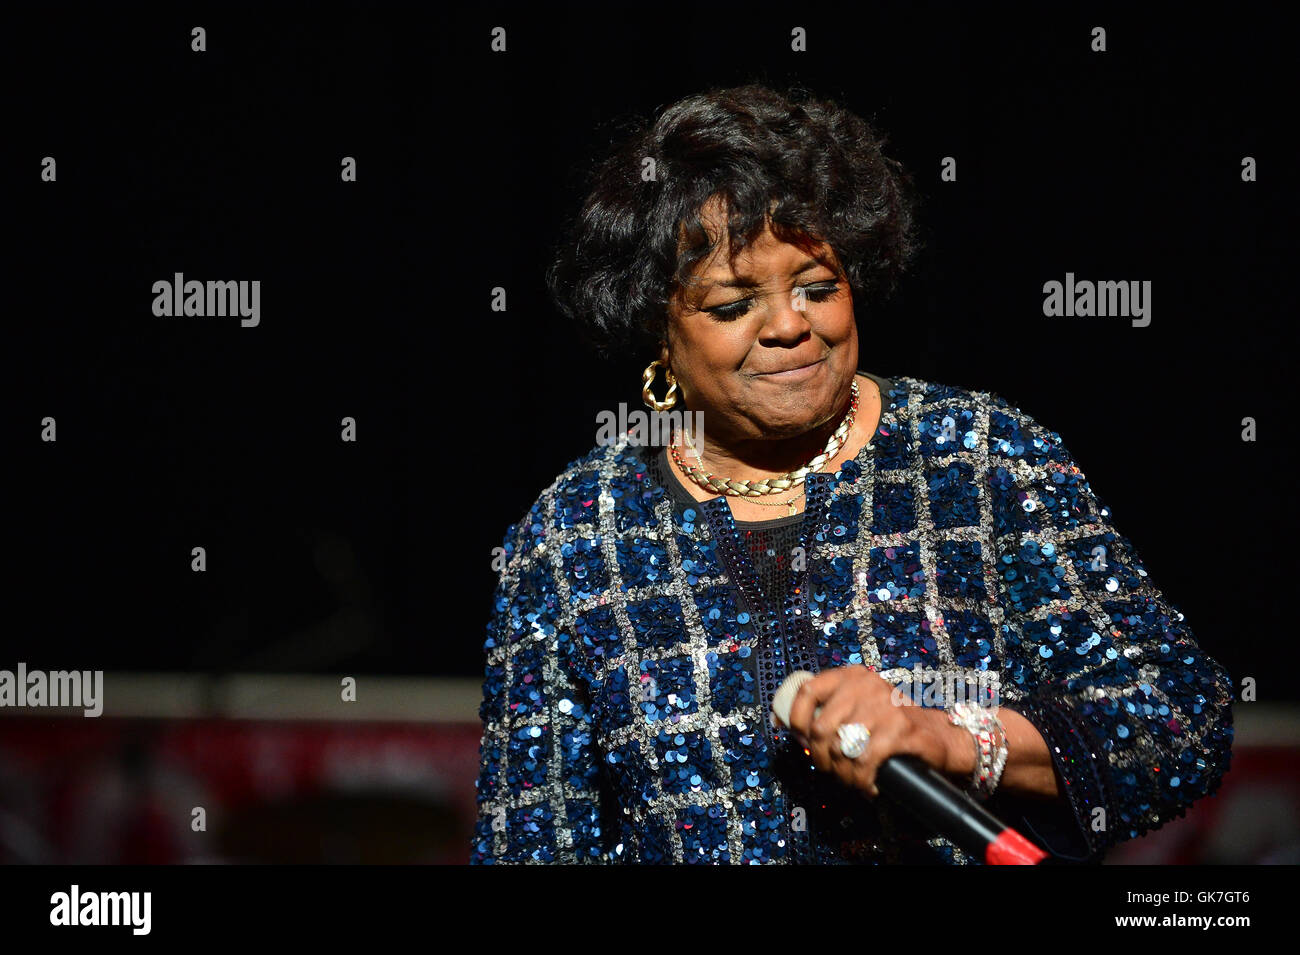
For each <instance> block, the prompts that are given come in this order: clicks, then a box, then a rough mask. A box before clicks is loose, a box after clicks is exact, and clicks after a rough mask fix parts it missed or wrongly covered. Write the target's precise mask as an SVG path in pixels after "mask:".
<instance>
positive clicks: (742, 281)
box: [704, 259, 834, 289]
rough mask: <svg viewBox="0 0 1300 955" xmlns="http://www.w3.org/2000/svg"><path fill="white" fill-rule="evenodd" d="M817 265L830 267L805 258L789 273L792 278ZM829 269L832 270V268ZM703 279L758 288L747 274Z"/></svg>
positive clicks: (723, 286)
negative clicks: (732, 277) (713, 279)
mask: <svg viewBox="0 0 1300 955" xmlns="http://www.w3.org/2000/svg"><path fill="white" fill-rule="evenodd" d="M819 267H821V268H826V269H830V266H829V265H826V264H825V263H824V262H818V261H817V260H816V259H807V260H806V261H804V262H801V263H800V264H799V265H796V266H795V267H794V270H793V271H792V272H791V273H790V277H791V278H794V277H795V276H796V275H802V274H803V273H804V272H811V271H812V270H813V269H815V268H819ZM831 271H834V270H833V269H832V270H831ZM704 280H705V281H706V282H708V284H709V285H715V286H717V287H718V288H739V289H751V288H758V283H757V282H755V281H754V280H753V279H752V278H749V277H748V276H737V277H736V278H734V279H718V280H717V281H711V280H709V279H708V278H705V279H704Z"/></svg>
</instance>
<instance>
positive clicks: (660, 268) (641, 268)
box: [546, 83, 920, 355]
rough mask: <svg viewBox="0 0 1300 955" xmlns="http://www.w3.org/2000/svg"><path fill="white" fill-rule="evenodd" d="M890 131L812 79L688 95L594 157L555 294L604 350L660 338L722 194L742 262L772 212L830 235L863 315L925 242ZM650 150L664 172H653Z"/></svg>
mask: <svg viewBox="0 0 1300 955" xmlns="http://www.w3.org/2000/svg"><path fill="white" fill-rule="evenodd" d="M885 142H886V138H885V137H884V136H883V135H881V134H879V133H877V132H876V130H875V129H873V128H872V127H871V125H869V124H868V123H867V122H866V121H865V120H863V119H861V118H860V117H858V116H856V115H854V114H853V113H851V112H849V111H848V110H846V109H844V108H843V107H841V106H839V105H837V104H835V103H833V102H830V101H825V100H819V99H815V98H813V97H812V95H811V94H810V93H808V92H807V91H805V90H802V89H794V90H790V91H788V92H777V91H775V90H773V89H771V88H769V87H767V86H763V85H759V84H752V83H751V84H748V85H745V86H738V87H732V88H729V89H713V90H710V91H708V92H705V93H700V94H696V95H693V96H688V97H686V98H684V99H681V100H678V101H677V102H676V103H673V104H672V105H671V106H669V107H667V108H666V109H665V110H663V112H662V113H660V115H659V116H658V118H657V119H655V120H654V121H653V123H646V122H643V123H641V124H640V125H639V126H638V127H636V128H634V130H633V131H632V133H631V134H630V135H628V136H627V137H626V138H625V139H624V141H623V142H622V143H621V145H619V146H618V147H617V148H616V149H615V150H614V152H613V153H612V154H611V155H610V156H609V157H608V158H606V159H605V160H604V161H603V162H601V163H599V164H598V165H597V166H596V169H595V172H594V174H593V176H592V183H591V188H590V191H589V193H588V195H587V198H586V200H585V201H584V202H583V204H582V207H581V210H580V211H579V212H578V214H577V216H576V218H575V219H573V220H572V221H571V222H570V223H569V224H568V226H567V227H566V230H565V233H566V234H565V236H564V238H563V240H562V241H561V243H560V245H559V251H558V252H557V254H556V256H555V259H554V261H553V262H552V263H551V265H550V267H549V268H548V269H547V272H546V281H547V285H548V287H549V289H550V292H551V295H552V297H553V298H554V300H555V303H556V305H557V307H558V308H559V309H560V311H561V312H562V313H563V314H564V315H565V316H566V317H568V318H569V319H571V320H573V321H575V322H577V323H578V325H579V327H580V328H581V329H582V330H583V332H584V337H586V338H587V340H588V341H589V342H591V343H592V344H593V345H594V346H595V347H596V349H597V350H598V351H600V352H602V353H604V354H606V355H612V354H614V353H616V352H620V351H623V350H624V349H627V348H633V349H636V350H637V351H647V352H648V351H650V350H651V349H657V346H658V343H659V342H662V341H665V340H666V339H667V325H668V302H669V301H670V299H671V298H672V296H673V294H674V293H675V291H676V290H677V289H678V288H680V287H681V286H682V285H683V284H684V283H685V281H686V280H687V278H688V277H689V276H690V275H691V273H692V271H693V269H694V268H695V266H696V265H697V264H698V263H699V262H700V261H701V260H702V259H704V258H706V257H707V256H708V255H709V254H711V253H712V251H713V249H714V247H715V243H713V242H712V241H711V239H710V237H709V235H708V233H707V231H706V229H705V228H704V226H703V224H702V223H701V219H700V212H701V209H702V207H704V205H705V203H706V202H707V201H708V200H709V199H710V198H713V197H715V196H716V197H718V198H720V199H722V200H723V202H724V203H725V209H726V210H727V219H728V222H727V231H728V238H729V243H730V251H731V256H732V261H733V262H734V257H735V256H736V255H737V254H739V252H740V251H741V250H742V249H743V248H744V247H745V246H746V245H748V244H749V243H751V242H753V241H754V240H755V239H756V238H757V237H758V236H759V235H760V234H761V233H762V232H763V228H764V226H765V225H766V224H768V223H769V221H770V226H771V229H772V234H773V235H774V236H775V237H776V238H777V239H779V240H780V241H782V242H788V243H790V244H792V245H795V246H797V247H799V248H800V249H802V250H804V251H808V252H811V251H812V250H813V249H814V248H816V246H818V245H819V244H820V243H821V242H822V241H824V242H826V243H828V244H829V245H830V247H831V248H832V249H834V250H835V253H836V255H837V256H838V257H839V260H840V264H841V265H842V266H843V268H844V272H845V276H846V278H847V279H848V282H849V286H850V288H851V290H852V294H853V302H854V306H855V309H856V310H857V312H858V314H859V315H861V314H862V313H863V311H864V307H865V306H866V305H867V304H869V303H870V302H871V301H873V300H878V299H879V298H880V297H883V296H885V295H888V294H889V293H890V292H891V291H893V289H894V287H895V286H896V284H897V281H898V278H899V276H900V275H901V274H902V272H903V271H904V270H905V269H906V268H907V266H908V264H909V263H910V261H911V260H912V257H913V255H914V254H915V252H916V251H917V249H918V248H919V247H920V242H919V239H918V237H917V235H916V227H915V223H914V205H913V198H912V196H911V185H912V183H911V179H910V177H909V176H908V174H907V173H906V171H905V170H904V169H903V167H902V166H901V165H900V164H899V163H898V162H897V161H896V160H893V159H890V158H888V157H886V156H885V155H884V154H883V153H882V151H881V150H882V147H883V146H884V145H885ZM647 159H653V160H654V163H653V170H654V175H653V177H643V170H644V169H647V168H649V164H648V163H647V162H646V160H647ZM769 214H770V220H769V218H768V216H769ZM719 238H720V237H719Z"/></svg>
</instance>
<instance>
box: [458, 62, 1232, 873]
mask: <svg viewBox="0 0 1300 955" xmlns="http://www.w3.org/2000/svg"><path fill="white" fill-rule="evenodd" d="M882 144H883V142H882V140H881V139H880V138H879V137H878V136H877V135H876V133H875V132H874V131H873V130H872V129H871V128H870V127H869V126H868V125H867V124H866V123H865V122H863V121H862V120H861V119H859V118H858V117H856V116H853V115H852V114H850V113H848V112H845V111H843V110H842V109H840V108H838V107H836V106H835V105H833V104H830V103H825V102H818V101H814V100H808V99H804V100H802V101H795V100H793V99H791V98H788V97H786V96H782V95H779V94H777V93H775V92H773V91H771V90H768V89H765V88H762V87H756V86H748V87H742V88H738V89H732V90H724V91H718V92H713V93H710V94H707V95H701V96H693V97H690V98H687V99H685V100H682V101H680V102H678V103H676V104H674V105H672V106H670V107H669V108H668V109H667V110H665V111H664V112H663V114H662V115H661V116H660V117H659V118H658V119H657V121H656V122H655V123H654V124H653V125H651V126H650V127H649V128H648V129H645V130H644V131H642V132H640V133H638V134H637V135H635V136H633V137H632V138H631V139H629V140H628V141H627V142H625V143H624V145H623V146H622V147H621V148H620V149H619V150H618V151H617V152H616V153H615V154H614V155H613V156H611V157H610V159H609V160H607V161H606V162H605V163H604V164H603V165H602V166H601V167H600V168H599V169H598V170H597V173H596V177H595V182H594V185H593V187H592V190H591V193H590V195H589V197H588V199H587V201H586V202H585V204H584V206H583V208H582V211H581V213H580V215H579V217H578V220H577V222H576V225H575V235H574V236H573V238H572V241H571V242H569V243H567V244H566V246H565V248H564V249H563V251H562V253H561V255H560V257H559V259H558V260H557V262H556V264H555V266H554V267H553V268H552V270H551V272H550V275H549V280H550V284H551V288H552V291H553V292H554V294H555V296H556V298H557V301H558V302H559V304H560V307H561V309H562V310H563V311H565V312H566V313H567V314H568V315H570V316H571V317H572V318H574V319H576V320H578V321H580V322H581V323H583V324H584V325H585V327H586V329H587V331H588V332H589V333H590V335H591V336H592V337H593V338H594V339H595V341H596V342H597V344H599V345H601V346H603V348H604V349H605V351H606V352H613V351H615V350H618V349H624V348H636V349H640V350H641V351H642V352H643V353H644V354H646V356H647V358H648V359H653V361H652V362H651V364H650V367H648V368H647V369H646V377H645V382H646V384H645V389H644V391H643V395H644V397H645V400H646V403H647V404H648V405H649V406H650V407H653V408H656V409H659V410H666V409H668V408H675V409H677V410H681V409H686V410H689V411H690V412H692V415H691V417H692V418H694V417H695V415H697V414H702V420H703V424H704V427H703V428H702V429H694V434H692V433H691V432H692V429H690V428H689V427H684V428H682V429H680V430H678V431H675V432H674V433H673V435H672V437H671V438H670V439H669V440H668V442H667V446H666V447H640V446H638V445H636V444H634V443H633V442H632V441H630V440H628V438H627V437H626V436H624V437H623V438H622V439H621V440H620V441H618V442H616V443H614V444H612V445H602V446H598V447H596V448H594V449H593V450H592V451H590V452H589V453H587V454H586V455H585V456H584V457H582V458H580V459H579V460H577V461H575V462H574V463H573V464H572V465H570V466H569V467H568V468H567V469H566V470H565V471H564V473H562V474H561V475H559V477H558V478H557V479H556V481H555V483H554V484H552V486H551V487H550V488H548V489H547V490H546V491H545V492H543V494H542V495H541V496H540V497H539V498H538V500H537V502H536V504H534V506H533V507H532V509H531V510H530V511H529V513H528V514H527V516H526V517H525V518H524V519H523V520H522V521H521V522H520V523H519V524H517V525H515V526H513V527H512V528H511V529H510V530H509V531H508V532H507V534H506V538H505V545H504V546H505V550H506V554H507V564H506V566H505V569H504V570H503V572H502V574H501V580H500V585H499V587H498V590H497V594H496V600H495V613H494V616H493V619H492V621H491V624H490V625H489V628H488V629H489V632H488V639H487V642H486V651H487V668H486V678H485V681H484V697H483V705H482V708H481V710H480V716H481V717H482V719H483V722H484V735H483V744H482V748H481V751H480V755H481V771H480V775H479V780H478V784H477V787H478V804H479V809H480V812H479V821H478V825H477V828H476V831H475V834H474V838H473V843H472V849H471V857H472V861H473V862H475V863H490V862H665V863H678V862H689V863H697V862H705V863H722V862H728V863H762V862H780V863H820V862H857V863H893V862H941V863H952V864H965V863H972V862H978V861H979V860H976V859H973V858H971V857H970V856H968V854H966V853H964V852H962V851H961V850H960V849H959V848H957V847H956V846H954V845H953V844H952V843H950V842H949V841H948V840H947V839H945V838H943V837H942V836H940V835H937V834H935V833H933V832H929V831H926V830H925V829H924V828H922V827H921V826H920V825H919V824H918V823H916V822H914V821H913V820H912V819H911V818H910V817H909V816H908V815H907V814H906V813H905V812H902V811H900V810H899V809H898V807H896V806H894V805H891V804H889V803H888V801H887V800H885V799H878V798H877V797H878V796H879V791H878V789H877V788H876V772H877V770H878V768H879V766H880V764H881V763H882V762H883V761H884V760H885V759H886V758H888V757H890V756H893V755H897V754H903V753H909V754H914V755H916V756H918V757H920V758H921V759H923V760H924V761H925V762H927V763H928V764H930V765H931V766H933V767H935V768H937V769H939V770H940V771H942V772H943V773H946V774H947V775H948V776H949V777H950V778H951V779H952V780H953V781H954V782H959V783H960V784H962V785H965V786H967V788H969V789H970V790H971V791H972V792H973V793H975V794H976V795H977V796H978V797H979V798H981V799H984V800H986V804H987V805H988V807H989V808H990V810H991V811H992V812H994V814H995V815H998V816H999V817H1000V818H1002V819H1003V820H1004V821H1006V822H1007V823H1009V824H1011V825H1013V826H1015V827H1016V828H1018V829H1020V830H1021V831H1022V832H1023V833H1024V834H1025V835H1026V836H1028V837H1029V838H1030V839H1032V840H1034V841H1036V842H1038V843H1039V844H1041V845H1042V846H1043V847H1044V848H1045V849H1047V850H1048V851H1049V852H1050V853H1052V854H1053V855H1055V856H1056V857H1057V858H1059V859H1062V860H1070V861H1089V862H1095V861H1098V860H1099V858H1100V856H1101V854H1102V852H1103V851H1104V850H1105V849H1106V848H1107V847H1108V846H1110V845H1112V844H1114V843H1115V842H1118V841H1120V840H1123V839H1128V838H1132V837H1134V836H1137V835H1139V834H1140V833H1143V832H1145V831H1148V830H1150V829H1153V828H1155V827H1158V826H1160V825H1162V824H1163V823H1165V822H1167V821H1168V820H1169V819H1171V818H1174V817H1175V816H1178V815H1181V814H1182V813H1183V812H1184V811H1185V810H1186V807H1187V806H1188V805H1189V804H1190V803H1191V802H1193V801H1194V800H1196V799H1198V798H1200V797H1201V796H1203V795H1206V794H1208V793H1211V792H1213V791H1214V790H1215V789H1216V788H1217V786H1218V783H1219V780H1220V779H1221V777H1222V775H1223V773H1224V772H1225V771H1226V769H1227V767H1228V764H1229V759H1230V741H1231V736H1232V726H1231V713H1230V709H1229V705H1230V699H1231V684H1230V680H1229V678H1228V676H1227V674H1226V673H1225V672H1224V671H1223V669H1222V668H1221V667H1220V666H1219V664H1218V663H1217V662H1215V661H1214V660H1213V659H1211V658H1210V657H1209V656H1208V655H1206V654H1205V653H1204V652H1203V651H1202V650H1201V649H1200V648H1199V647H1198V646H1197V645H1196V643H1195V642H1194V638H1193V635H1192V633H1191V631H1190V630H1189V629H1188V628H1187V627H1186V626H1185V625H1184V624H1183V622H1182V614H1180V613H1178V612H1177V610H1175V609H1174V607H1172V606H1171V605H1170V604H1169V603H1168V602H1166V601H1165V599H1164V598H1163V596H1162V595H1161V593H1160V592H1159V591H1158V590H1156V589H1155V587H1154V586H1153V585H1152V583H1151V581H1150V579H1149V578H1148V576H1147V572H1146V571H1145V570H1144V569H1143V567H1142V565H1141V563H1140V562H1139V560H1138V557H1137V554H1136V553H1135V552H1134V550H1133V547H1132V546H1131V545H1130V543H1129V542H1128V541H1127V540H1126V539H1125V538H1124V537H1122V536H1121V535H1120V534H1119V532H1118V531H1117V530H1116V529H1115V528H1114V527H1113V526H1112V524H1111V522H1110V517H1109V511H1108V510H1107V509H1106V508H1105V507H1103V506H1102V505H1101V503H1100V502H1099V500H1098V498H1097V497H1096V495H1095V494H1094V492H1093V491H1092V489H1091V488H1090V487H1089V485H1088V483H1087V481H1086V480H1085V478H1084V475H1083V474H1082V472H1081V471H1080V469H1079V468H1078V467H1077V466H1076V465H1075V463H1074V461H1073V460H1072V459H1071V457H1070V455H1069V453H1068V452H1067V451H1066V449H1065V447H1064V445H1063V444H1062V442H1061V438H1060V437H1059V436H1058V435H1057V434H1055V433H1054V432H1052V431H1050V430H1048V429H1047V428H1046V427H1044V426H1043V425H1041V424H1039V423H1038V422H1037V421H1035V420H1034V419H1033V418H1031V417H1030V416H1029V415H1027V414H1025V413H1024V412H1022V411H1021V410H1020V409H1018V408H1016V407H1013V406H1011V405H1010V404H1008V403H1007V402H1006V401H1005V400H1004V399H1002V398H1000V397H998V396H997V395H995V394H991V393H988V392H983V391H976V390H969V389H965V388H961V387H956V386H946V385H941V384H936V383H933V382H928V381H923V380H920V379H917V378H912V377H908V376H906V375H900V376H897V377H892V378H889V377H884V376H882V375H879V374H874V373H869V372H860V371H858V366H859V359H860V355H859V352H860V339H859V331H858V327H857V324H856V318H857V317H858V316H859V314H860V313H861V312H862V311H863V310H864V309H865V308H866V307H867V306H868V304H869V303H871V302H872V301H873V300H875V299H876V298H877V297H878V296H880V295H883V294H885V293H887V292H888V291H889V290H890V289H891V288H892V287H893V285H894V283H895V281H896V280H897V278H898V275H899V273H900V272H901V271H902V270H903V269H904V268H905V267H906V265H907V263H908V260H909V258H910V256H911V254H912V252H913V250H914V247H915V245H916V242H915V238H914V235H913V223H912V213H911V207H910V203H909V199H908V196H907V192H906V190H905V186H906V180H905V176H904V174H903V172H902V170H901V169H900V168H899V166H898V165H897V164H896V163H895V162H893V161H892V160H889V159H887V158H885V157H884V156H883V155H882V153H881V146H882ZM890 331H893V330H892V329H883V328H873V329H872V330H871V334H870V337H868V338H867V339H866V342H867V344H868V346H870V345H872V344H874V345H877V346H879V347H881V348H888V347H891V345H892V340H891V337H890V335H889V332H890ZM878 362H880V359H879V358H878V357H877V358H874V359H871V363H872V364H877V363H878ZM652 378H654V379H655V380H656V381H657V380H658V379H660V378H662V379H663V380H664V381H665V382H666V383H667V386H668V391H667V393H666V395H665V397H664V398H663V399H659V398H656V397H655V394H654V391H653V390H651V387H652V386H651V384H650V381H651V379H652ZM657 387H659V388H663V387H664V385H662V384H659V385H657ZM796 670H807V671H810V672H812V673H813V674H815V676H814V677H813V678H812V679H811V680H809V681H807V682H806V683H805V684H804V685H803V686H802V687H801V688H800V689H799V691H798V693H797V695H796V697H795V700H794V703H793V707H792V709H791V711H790V715H789V727H788V729H787V728H786V727H785V726H784V725H781V724H780V723H779V722H776V721H774V720H772V718H771V704H772V697H773V694H774V692H775V690H776V689H777V687H778V686H779V685H780V683H781V681H782V679H783V678H784V677H785V676H786V675H787V674H788V673H790V672H793V671H796ZM923 687H924V689H925V691H926V692H924V693H922V692H919V691H920V690H921V689H922V688H923ZM971 687H975V688H977V690H978V698H977V699H976V700H975V701H971V700H970V699H958V697H961V696H962V693H961V692H958V691H960V690H963V688H964V689H970V688H971ZM939 691H942V692H939Z"/></svg>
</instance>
